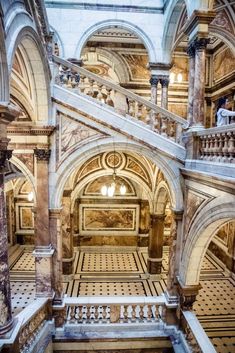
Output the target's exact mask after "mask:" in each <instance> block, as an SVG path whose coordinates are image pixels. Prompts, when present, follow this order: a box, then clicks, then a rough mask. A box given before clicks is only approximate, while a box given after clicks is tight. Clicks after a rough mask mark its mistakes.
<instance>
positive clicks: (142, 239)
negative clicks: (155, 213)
mask: <svg viewBox="0 0 235 353" xmlns="http://www.w3.org/2000/svg"><path fill="white" fill-rule="evenodd" d="M149 217H150V216H149V202H148V200H140V216H139V241H138V245H139V246H148V235H149V221H150V219H149Z"/></svg>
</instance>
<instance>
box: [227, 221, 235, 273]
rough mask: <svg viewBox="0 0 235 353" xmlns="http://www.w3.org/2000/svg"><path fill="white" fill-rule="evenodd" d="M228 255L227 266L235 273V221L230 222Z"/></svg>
mask: <svg viewBox="0 0 235 353" xmlns="http://www.w3.org/2000/svg"><path fill="white" fill-rule="evenodd" d="M227 237H228V256H227V257H226V266H227V268H228V269H229V271H231V272H233V273H235V222H230V223H229V224H228V235H227Z"/></svg>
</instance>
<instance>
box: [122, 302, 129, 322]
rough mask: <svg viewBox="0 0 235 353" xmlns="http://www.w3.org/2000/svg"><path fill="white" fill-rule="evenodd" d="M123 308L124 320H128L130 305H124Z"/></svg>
mask: <svg viewBox="0 0 235 353" xmlns="http://www.w3.org/2000/svg"><path fill="white" fill-rule="evenodd" d="M123 308H124V310H123V317H124V322H128V305H123Z"/></svg>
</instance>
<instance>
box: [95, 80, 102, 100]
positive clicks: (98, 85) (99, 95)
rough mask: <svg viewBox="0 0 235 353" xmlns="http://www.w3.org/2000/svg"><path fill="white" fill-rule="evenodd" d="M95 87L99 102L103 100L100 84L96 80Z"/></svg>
mask: <svg viewBox="0 0 235 353" xmlns="http://www.w3.org/2000/svg"><path fill="white" fill-rule="evenodd" d="M97 87H98V94H97V97H96V98H97V99H98V101H100V102H102V100H103V94H102V92H101V91H102V87H103V86H102V84H100V83H98V82H97Z"/></svg>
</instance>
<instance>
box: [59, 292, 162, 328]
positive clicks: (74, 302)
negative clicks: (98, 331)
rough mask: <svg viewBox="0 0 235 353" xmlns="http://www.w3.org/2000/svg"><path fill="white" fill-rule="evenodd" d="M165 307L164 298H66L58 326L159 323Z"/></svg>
mask: <svg viewBox="0 0 235 353" xmlns="http://www.w3.org/2000/svg"><path fill="white" fill-rule="evenodd" d="M164 306H165V299H164V297H163V296H160V297H121V298H119V297H112V298H111V297H89V298H88V297H78V298H77V297H66V298H64V303H63V307H64V309H65V310H63V311H61V312H62V313H63V319H62V321H61V322H60V325H61V326H62V325H63V324H66V325H70V324H71V325H78V324H90V323H99V324H107V323H112V324H114V323H130V324H131V323H148V322H160V321H161V317H162V313H163V308H164ZM54 309H55V310H60V308H59V307H57V308H56V307H54Z"/></svg>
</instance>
